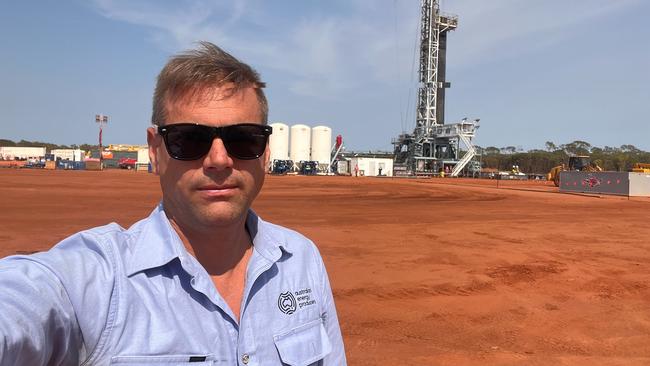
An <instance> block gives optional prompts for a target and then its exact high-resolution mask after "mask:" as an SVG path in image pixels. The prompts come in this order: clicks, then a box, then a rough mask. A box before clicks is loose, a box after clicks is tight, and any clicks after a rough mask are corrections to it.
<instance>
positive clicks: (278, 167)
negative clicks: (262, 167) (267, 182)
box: [271, 159, 293, 175]
mask: <svg viewBox="0 0 650 366" xmlns="http://www.w3.org/2000/svg"><path fill="white" fill-rule="evenodd" d="M292 167H293V161H291V160H279V159H274V160H273V167H272V168H271V174H274V175H285V174H287V173H288V172H289V171H291V168H292Z"/></svg>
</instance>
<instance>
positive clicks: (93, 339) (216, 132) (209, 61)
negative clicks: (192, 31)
mask: <svg viewBox="0 0 650 366" xmlns="http://www.w3.org/2000/svg"><path fill="white" fill-rule="evenodd" d="M263 86H264V84H263V83H262V82H261V81H260V80H259V75H258V74H257V73H256V72H255V71H254V70H253V69H251V68H250V67H249V66H247V65H245V64H243V63H241V62H239V61H238V60H237V59H235V58H234V57H232V56H231V55H229V54H227V53H226V52H224V51H222V50H221V49H219V48H218V47H216V46H215V45H213V44H210V43H207V42H204V43H201V46H200V48H199V49H197V50H194V51H190V52H187V53H184V54H181V55H178V56H175V57H173V58H172V59H171V60H170V61H169V62H168V63H167V65H166V66H165V67H164V68H163V70H162V71H161V73H160V75H159V77H158V82H157V86H156V91H155V95H154V103H153V105H154V107H153V117H152V121H153V123H154V126H153V127H151V128H149V129H148V130H147V140H148V143H149V156H150V159H151V164H152V168H153V171H154V172H155V173H156V174H157V175H158V176H159V177H160V186H161V188H162V195H163V197H162V202H161V204H160V205H159V206H158V207H157V208H156V209H155V210H154V211H153V212H152V213H151V215H150V216H149V217H148V218H146V219H144V220H142V221H140V222H138V223H136V224H134V225H133V226H132V227H131V228H129V229H128V230H124V229H122V228H120V227H119V226H118V225H116V224H114V223H113V224H109V225H107V226H104V227H99V228H94V229H91V230H88V231H84V232H81V233H78V234H76V235H73V236H72V237H70V238H68V239H66V240H64V241H62V242H61V243H59V244H58V245H56V246H55V247H54V248H52V249H51V250H50V251H48V252H45V253H38V254H35V255H32V256H14V257H9V258H6V259H4V260H2V261H0V288H2V293H0V309H1V310H2V311H0V364H2V365H73V364H85V365H86V364H87V365H109V364H116V365H153V364H156V365H172V364H174V365H179V364H189V363H192V364H194V363H197V364H219V365H221V364H223V365H246V366H250V365H283V364H288V365H345V364H346V360H345V353H344V349H343V342H342V339H341V333H340V330H339V325H338V320H337V316H336V310H335V307H334V302H333V298H332V293H331V289H330V285H329V281H328V279H327V274H326V271H325V267H324V265H323V262H322V259H321V258H320V255H319V254H318V251H317V249H316V247H315V246H314V245H313V243H311V242H310V241H309V240H308V239H306V238H305V237H303V236H301V235H300V234H298V233H296V232H294V231H291V230H288V229H285V228H282V227H279V226H276V225H273V224H270V223H267V222H265V221H263V220H261V219H260V218H259V217H257V216H256V214H255V213H254V212H253V211H251V210H250V206H251V203H252V202H253V200H254V199H255V197H256V196H257V194H258V193H259V191H260V189H261V187H262V184H263V182H264V175H265V167H266V166H267V162H268V156H269V151H268V144H267V142H268V141H267V140H268V136H269V134H270V133H271V128H270V127H268V126H267V125H266V122H267V102H266V98H265V96H264V93H263V91H262V87H263Z"/></svg>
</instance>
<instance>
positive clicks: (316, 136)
mask: <svg viewBox="0 0 650 366" xmlns="http://www.w3.org/2000/svg"><path fill="white" fill-rule="evenodd" d="M331 147H332V129H331V128H329V127H327V126H316V127H314V128H312V129H311V160H314V161H317V162H318V164H319V165H324V166H322V168H327V165H329V163H330V158H331V156H330V154H331V151H330V150H331Z"/></svg>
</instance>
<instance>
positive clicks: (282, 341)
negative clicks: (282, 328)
mask: <svg viewBox="0 0 650 366" xmlns="http://www.w3.org/2000/svg"><path fill="white" fill-rule="evenodd" d="M273 340H274V341H275V347H276V348H277V349H278V352H279V353H280V359H281V360H282V362H283V363H286V364H287V365H290V366H303V365H309V364H311V363H313V362H316V361H318V360H322V359H323V358H325V356H327V355H328V354H329V353H330V352H331V351H332V345H331V343H330V340H329V337H328V336H327V332H326V331H325V326H324V325H323V319H321V318H318V319H316V320H313V321H310V322H308V323H305V324H302V325H300V326H298V327H295V328H293V329H291V330H289V331H288V332H284V333H281V334H278V335H275V336H273Z"/></svg>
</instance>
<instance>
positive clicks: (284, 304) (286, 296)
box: [278, 291, 298, 315]
mask: <svg viewBox="0 0 650 366" xmlns="http://www.w3.org/2000/svg"><path fill="white" fill-rule="evenodd" d="M297 307H298V306H297V303H296V298H295V297H293V295H292V294H291V291H287V292H283V293H281V294H280V297H278V308H280V311H281V312H283V313H285V314H287V315H291V314H293V313H294V312H295V311H296V308H297Z"/></svg>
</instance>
